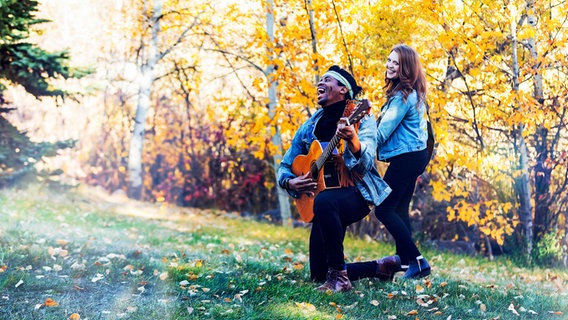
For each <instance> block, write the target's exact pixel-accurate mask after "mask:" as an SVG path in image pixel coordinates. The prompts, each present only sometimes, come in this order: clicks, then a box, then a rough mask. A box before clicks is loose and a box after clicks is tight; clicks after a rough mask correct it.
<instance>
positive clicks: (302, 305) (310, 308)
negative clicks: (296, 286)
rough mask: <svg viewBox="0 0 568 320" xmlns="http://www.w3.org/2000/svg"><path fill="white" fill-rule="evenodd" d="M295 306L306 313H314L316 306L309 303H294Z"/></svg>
mask: <svg viewBox="0 0 568 320" xmlns="http://www.w3.org/2000/svg"><path fill="white" fill-rule="evenodd" d="M296 306H298V307H300V308H301V309H304V310H308V311H316V306H314V305H313V304H311V303H309V302H296Z"/></svg>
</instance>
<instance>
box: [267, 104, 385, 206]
mask: <svg viewBox="0 0 568 320" xmlns="http://www.w3.org/2000/svg"><path fill="white" fill-rule="evenodd" d="M322 114H323V109H318V110H317V111H316V112H315V113H314V114H313V115H312V117H311V118H310V119H308V120H307V121H306V122H304V124H302V125H301V126H300V128H299V129H298V131H296V134H295V135H294V138H293V139H292V144H291V145H290V148H289V149H288V151H286V153H285V154H284V157H283V158H282V161H281V162H280V167H279V168H278V185H280V186H281V187H283V186H284V181H286V179H293V178H295V177H296V176H295V175H294V174H293V173H292V171H291V166H292V162H293V161H294V159H295V158H296V157H297V156H298V155H301V154H303V155H305V154H307V153H308V151H309V149H310V146H311V145H312V142H313V141H314V140H316V137H315V135H314V130H315V128H316V123H317V122H318V120H319V119H320V118H321V116H322ZM358 136H359V141H360V142H361V152H360V154H361V156H360V157H359V159H357V158H356V157H355V156H354V155H353V154H352V153H351V151H350V150H349V148H347V147H346V148H345V153H344V154H343V159H344V160H345V164H346V166H347V168H348V169H349V170H355V171H356V172H360V173H364V176H363V179H362V180H361V181H356V182H355V184H356V186H357V188H358V189H359V191H360V192H361V195H363V198H365V200H367V201H368V202H369V204H374V205H376V206H378V205H379V204H380V203H381V202H383V200H384V199H385V198H386V197H387V196H388V195H389V193H390V192H391V188H390V187H389V186H388V184H387V183H386V182H385V181H383V179H382V178H381V176H380V175H379V173H378V171H377V169H376V167H375V150H376V145H377V124H376V121H375V118H374V117H373V116H372V115H366V116H365V117H364V118H363V119H362V120H361V122H360V126H359V133H358ZM288 193H289V194H290V195H291V196H292V197H294V198H298V197H299V194H298V193H297V192H294V191H292V190H288Z"/></svg>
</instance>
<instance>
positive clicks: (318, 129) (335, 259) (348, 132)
mask: <svg viewBox="0 0 568 320" xmlns="http://www.w3.org/2000/svg"><path fill="white" fill-rule="evenodd" d="M361 91H362V88H361V87H360V86H359V85H357V82H356V81H355V79H354V78H353V76H352V75H351V74H350V73H349V72H347V71H346V70H344V69H342V68H340V67H338V66H332V67H331V68H329V70H328V71H327V72H326V73H325V74H324V75H323V76H322V78H321V80H320V82H319V83H318V85H317V95H318V104H319V105H320V106H321V108H320V109H318V110H317V111H316V112H315V113H314V114H313V116H312V117H310V118H309V119H308V120H307V121H306V122H304V123H303V124H302V125H301V126H300V128H299V129H298V131H296V133H295V135H294V138H293V139H292V143H291V145H290V148H289V149H288V151H287V152H286V154H284V157H283V159H282V162H281V163H280V167H279V169H278V184H279V185H280V186H281V187H282V188H284V189H286V190H287V191H288V193H289V194H290V195H291V196H292V197H294V198H299V197H300V196H302V195H307V196H310V197H313V196H315V198H314V204H313V215H314V216H313V220H312V221H311V222H312V229H311V233H310V272H311V278H312V279H313V280H315V281H324V280H325V283H324V284H323V285H321V286H319V287H318V288H317V290H320V291H327V290H331V291H334V292H341V291H348V290H350V289H351V282H350V280H357V279H360V278H364V277H377V278H379V279H382V280H389V279H392V277H393V274H394V272H395V271H396V270H398V269H399V268H400V259H399V258H398V256H392V257H386V258H383V259H381V260H378V261H369V262H362V263H352V264H346V263H345V261H344V254H343V240H344V238H345V233H346V230H347V227H348V226H349V225H350V224H352V223H355V222H357V221H359V220H361V219H363V218H364V217H365V216H366V215H367V214H368V213H369V212H370V208H371V207H372V206H378V205H379V204H380V203H381V202H382V201H383V200H384V199H385V198H386V197H387V196H388V194H389V193H390V188H389V186H388V185H387V184H386V183H385V182H384V181H383V180H382V179H381V177H380V175H379V173H378V172H377V169H376V167H375V152H376V149H377V131H376V130H377V126H376V122H375V119H374V117H373V116H372V115H366V116H365V117H363V119H361V121H360V122H359V123H357V124H350V123H345V121H344V119H345V118H346V117H348V116H349V114H350V113H351V112H352V111H353V110H352V109H353V106H354V105H353V104H352V103H350V102H351V101H352V100H354V99H355V97H357V95H359V93H360V92H361ZM340 120H342V121H340ZM334 136H337V137H339V138H340V139H341V140H340V143H339V145H338V147H337V150H336V152H335V153H334V156H332V157H331V160H330V161H329V162H330V165H326V166H324V169H323V170H324V173H323V174H324V175H325V176H335V177H337V181H339V185H338V186H337V188H329V189H325V190H322V191H321V192H319V193H317V194H316V191H317V189H318V182H317V181H316V180H315V179H314V177H312V176H311V175H310V173H309V172H307V173H305V174H299V175H295V174H294V173H293V172H292V164H293V162H294V159H296V157H298V156H299V155H306V154H308V152H309V149H310V146H311V145H312V143H313V142H314V141H315V140H317V141H318V142H319V143H323V144H325V143H327V142H330V141H331V140H332V138H333V137H334ZM326 170H327V171H326Z"/></svg>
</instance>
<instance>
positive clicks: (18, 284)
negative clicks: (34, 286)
mask: <svg viewBox="0 0 568 320" xmlns="http://www.w3.org/2000/svg"><path fill="white" fill-rule="evenodd" d="M23 283H24V281H23V280H22V279H20V281H18V283H16V285H15V286H14V287H16V288H17V287H19V286H21V285H22V284H23Z"/></svg>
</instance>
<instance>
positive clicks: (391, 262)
mask: <svg viewBox="0 0 568 320" xmlns="http://www.w3.org/2000/svg"><path fill="white" fill-rule="evenodd" d="M400 270H401V268H400V257H399V256H388V257H384V258H382V259H379V260H377V272H376V277H377V278H379V279H380V280H382V281H392V279H393V277H394V274H395V273H396V272H397V271H400Z"/></svg>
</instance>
